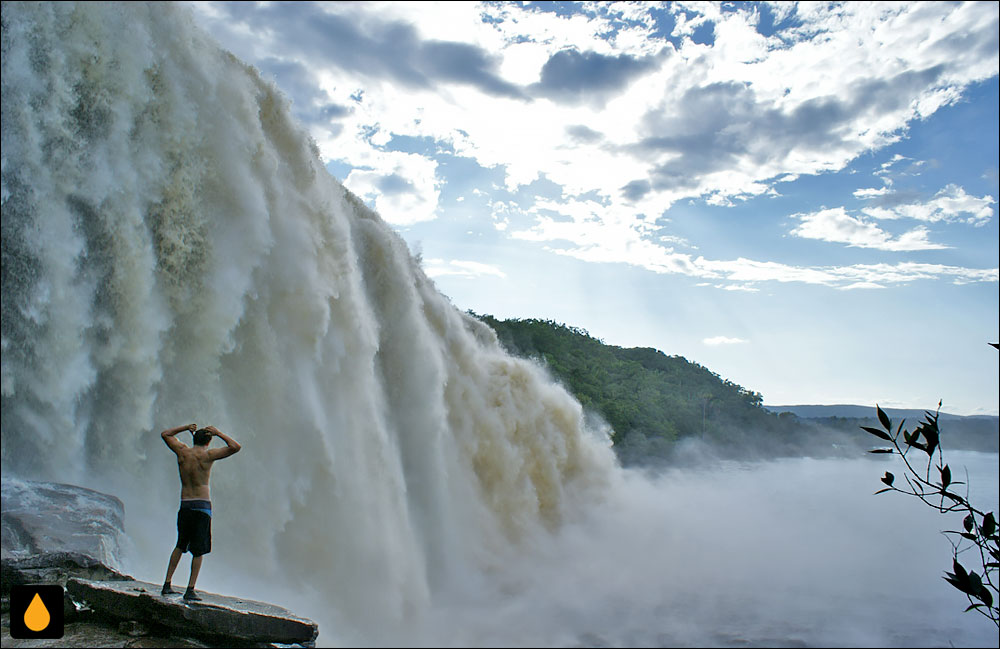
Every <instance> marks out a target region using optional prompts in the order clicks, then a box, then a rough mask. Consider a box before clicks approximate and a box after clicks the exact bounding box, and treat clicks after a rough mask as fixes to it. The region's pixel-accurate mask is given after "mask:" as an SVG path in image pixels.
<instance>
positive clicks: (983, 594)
mask: <svg viewBox="0 0 1000 649" xmlns="http://www.w3.org/2000/svg"><path fill="white" fill-rule="evenodd" d="M979 599H981V600H983V603H985V604H986V605H987V606H993V595H992V594H991V593H990V589H989V588H986V587H985V586H984V587H983V588H982V589H981V590H980V591H979Z"/></svg>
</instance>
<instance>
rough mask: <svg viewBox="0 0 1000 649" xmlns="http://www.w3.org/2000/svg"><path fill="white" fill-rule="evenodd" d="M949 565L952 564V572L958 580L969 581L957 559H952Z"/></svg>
mask: <svg viewBox="0 0 1000 649" xmlns="http://www.w3.org/2000/svg"><path fill="white" fill-rule="evenodd" d="M951 564H952V570H954V571H955V576H956V577H958V578H960V579H961V580H962V581H968V580H969V573H967V572H966V571H965V568H964V567H962V564H960V563H959V562H958V559H952V561H951Z"/></svg>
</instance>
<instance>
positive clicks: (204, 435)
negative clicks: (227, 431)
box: [192, 428, 212, 446]
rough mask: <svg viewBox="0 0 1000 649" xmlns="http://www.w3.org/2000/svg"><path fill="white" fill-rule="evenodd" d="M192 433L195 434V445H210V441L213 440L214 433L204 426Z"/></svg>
mask: <svg viewBox="0 0 1000 649" xmlns="http://www.w3.org/2000/svg"><path fill="white" fill-rule="evenodd" d="M192 434H193V435H194V445H195V446H208V443H209V442H211V441H212V433H210V432H208V431H207V430H205V429H204V428H199V429H198V430H196V431H194V433H192Z"/></svg>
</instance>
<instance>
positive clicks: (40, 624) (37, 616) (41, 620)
mask: <svg viewBox="0 0 1000 649" xmlns="http://www.w3.org/2000/svg"><path fill="white" fill-rule="evenodd" d="M51 621H52V616H51V615H49V609H47V608H45V602H43V601H42V598H41V596H40V595H39V594H38V593H35V597H34V598H32V600H31V603H30V604H28V610H26V611H25V612H24V626H26V627H28V628H29V629H31V630H32V631H34V632H35V633H38V632H39V631H44V630H45V627H47V626H48V625H49V622H51Z"/></svg>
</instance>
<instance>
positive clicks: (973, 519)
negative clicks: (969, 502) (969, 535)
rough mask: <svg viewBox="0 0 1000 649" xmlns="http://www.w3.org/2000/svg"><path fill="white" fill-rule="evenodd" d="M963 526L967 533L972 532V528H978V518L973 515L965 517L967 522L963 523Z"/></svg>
mask: <svg viewBox="0 0 1000 649" xmlns="http://www.w3.org/2000/svg"><path fill="white" fill-rule="evenodd" d="M962 525H964V526H965V531H966V532H971V531H972V528H973V527H975V526H976V517H975V516H973V515H972V514H969V515H968V516H966V517H965V520H963V521H962Z"/></svg>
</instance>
